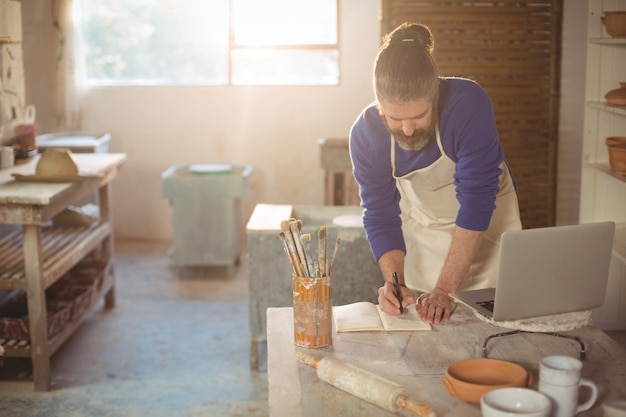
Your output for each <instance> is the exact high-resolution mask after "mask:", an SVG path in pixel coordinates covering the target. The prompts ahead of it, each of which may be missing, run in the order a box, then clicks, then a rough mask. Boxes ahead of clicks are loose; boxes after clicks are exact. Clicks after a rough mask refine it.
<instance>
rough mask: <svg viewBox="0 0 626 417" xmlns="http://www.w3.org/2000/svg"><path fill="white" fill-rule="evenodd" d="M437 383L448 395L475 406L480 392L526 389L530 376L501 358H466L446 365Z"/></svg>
mask: <svg viewBox="0 0 626 417" xmlns="http://www.w3.org/2000/svg"><path fill="white" fill-rule="evenodd" d="M441 383H442V384H443V386H444V387H445V389H446V391H448V394H450V395H452V396H454V397H458V398H461V399H463V400H465V401H469V402H472V403H476V404H478V403H480V397H481V396H482V395H483V394H484V393H486V392H489V391H491V390H494V389H496V388H507V387H527V386H529V385H530V383H531V374H530V373H528V371H526V369H524V368H523V367H522V366H520V365H517V364H515V363H513V362H509V361H504V360H501V359H488V358H485V359H482V358H478V359H467V360H462V361H458V362H455V363H453V364H452V365H450V366H448V368H447V369H446V376H445V378H444V379H442V380H441Z"/></svg>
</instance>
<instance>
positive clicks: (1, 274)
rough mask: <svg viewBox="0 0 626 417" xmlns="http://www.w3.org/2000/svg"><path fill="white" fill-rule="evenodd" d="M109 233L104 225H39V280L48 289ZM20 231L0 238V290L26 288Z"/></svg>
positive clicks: (107, 226) (107, 227)
mask: <svg viewBox="0 0 626 417" xmlns="http://www.w3.org/2000/svg"><path fill="white" fill-rule="evenodd" d="M110 234H111V225H110V224H109V223H108V222H102V223H95V224H93V225H91V226H81V227H54V226H47V227H46V226H42V256H43V265H42V266H43V279H44V284H45V287H46V288H48V287H49V286H50V285H52V284H53V283H54V282H55V281H56V280H58V279H59V278H60V277H61V276H62V275H63V274H65V273H66V272H67V271H69V270H70V268H72V266H74V265H75V264H77V263H78V262H79V261H80V260H81V259H83V258H84V257H85V256H86V255H87V254H89V252H91V251H92V250H94V249H95V248H96V247H97V246H98V244H99V243H100V242H101V241H102V240H103V239H105V238H106V237H107V236H109V235H110ZM22 248H23V242H22V231H21V229H20V230H16V231H15V232H13V233H11V234H9V235H8V236H5V237H3V238H2V239H0V252H2V254H3V256H2V258H0V289H21V290H25V289H26V288H27V282H26V272H25V270H24V252H23V249H22Z"/></svg>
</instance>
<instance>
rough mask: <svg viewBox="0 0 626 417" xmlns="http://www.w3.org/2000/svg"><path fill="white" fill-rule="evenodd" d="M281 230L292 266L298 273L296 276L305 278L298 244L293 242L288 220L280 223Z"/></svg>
mask: <svg viewBox="0 0 626 417" xmlns="http://www.w3.org/2000/svg"><path fill="white" fill-rule="evenodd" d="M280 230H281V231H282V233H283V236H285V240H286V242H287V248H288V251H289V256H290V258H291V262H292V265H293V267H294V269H295V271H296V275H297V276H299V277H303V276H304V275H303V274H302V266H301V265H300V259H298V251H297V250H296V244H295V242H294V240H293V235H292V234H291V230H289V222H288V221H287V220H283V221H282V222H280Z"/></svg>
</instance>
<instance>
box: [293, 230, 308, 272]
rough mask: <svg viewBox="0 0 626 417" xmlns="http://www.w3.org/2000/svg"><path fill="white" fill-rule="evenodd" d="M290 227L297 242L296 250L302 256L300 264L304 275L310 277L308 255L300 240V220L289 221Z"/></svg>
mask: <svg viewBox="0 0 626 417" xmlns="http://www.w3.org/2000/svg"><path fill="white" fill-rule="evenodd" d="M289 228H290V229H291V234H292V235H293V241H294V242H295V244H296V250H297V251H298V256H299V257H300V265H301V266H302V271H303V272H304V275H302V276H304V277H309V267H308V265H307V262H306V255H305V254H304V248H303V247H302V242H300V230H299V229H298V221H297V220H293V221H291V220H290V221H289Z"/></svg>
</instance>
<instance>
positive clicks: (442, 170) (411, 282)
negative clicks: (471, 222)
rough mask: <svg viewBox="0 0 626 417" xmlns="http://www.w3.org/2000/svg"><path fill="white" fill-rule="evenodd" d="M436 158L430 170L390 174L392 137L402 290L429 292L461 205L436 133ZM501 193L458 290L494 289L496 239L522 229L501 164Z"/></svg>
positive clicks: (507, 175) (505, 169)
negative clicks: (401, 239)
mask: <svg viewBox="0 0 626 417" xmlns="http://www.w3.org/2000/svg"><path fill="white" fill-rule="evenodd" d="M436 136H437V146H438V147H439V150H440V151H441V157H440V158H439V159H437V160H436V161H435V162H433V163H432V164H431V165H430V166H427V167H425V168H422V169H418V170H416V171H413V172H410V173H408V174H407V175H404V176H402V177H397V176H396V175H395V172H396V169H395V146H394V140H393V138H392V139H391V165H392V168H393V175H394V178H396V185H397V188H398V190H399V191H400V196H401V200H400V209H401V218H402V232H403V234H404V241H405V244H406V251H407V252H406V258H405V261H404V280H405V283H406V285H407V287H409V288H411V289H413V290H417V291H421V292H431V291H432V290H433V289H434V288H435V285H436V283H437V279H438V278H439V274H440V272H441V269H442V267H443V264H444V261H445V260H446V257H447V256H448V252H449V250H450V245H451V242H452V235H453V233H454V229H455V221H456V217H457V213H458V211H459V207H460V204H459V202H458V200H457V199H456V189H455V187H454V171H455V165H456V164H455V163H454V161H452V160H451V159H450V158H449V157H448V156H447V155H446V153H445V152H444V150H443V146H442V145H441V138H440V136H439V129H437V130H436ZM500 168H501V169H502V174H501V175H500V191H499V192H498V194H497V196H496V202H495V203H496V209H495V210H494V212H493V215H492V217H491V222H490V223H489V228H488V230H487V231H486V232H485V234H484V238H483V242H482V244H481V246H480V249H479V250H478V253H477V255H476V258H475V259H474V262H473V263H472V265H471V266H470V269H469V271H468V272H467V275H466V276H465V279H464V280H463V283H462V284H461V287H460V288H459V289H475V288H486V287H495V284H496V277H497V272H498V255H499V249H500V235H501V234H502V232H504V231H506V230H517V229H521V222H520V217H519V206H518V201H517V194H516V192H515V187H514V185H513V180H512V178H511V175H510V173H509V170H508V167H507V166H506V164H505V163H504V162H503V163H502V164H501V165H500Z"/></svg>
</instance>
